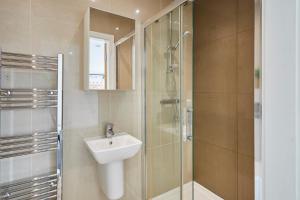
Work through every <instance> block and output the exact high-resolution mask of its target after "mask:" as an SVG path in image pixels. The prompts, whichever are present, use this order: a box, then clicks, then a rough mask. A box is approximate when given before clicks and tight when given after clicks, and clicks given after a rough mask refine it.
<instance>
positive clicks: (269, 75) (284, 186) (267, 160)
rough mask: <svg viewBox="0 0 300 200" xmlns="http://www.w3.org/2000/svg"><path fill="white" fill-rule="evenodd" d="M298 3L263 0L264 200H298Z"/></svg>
mask: <svg viewBox="0 0 300 200" xmlns="http://www.w3.org/2000/svg"><path fill="white" fill-rule="evenodd" d="M297 1H298V3H299V0H263V13H262V14H263V15H262V23H263V120H264V122H263V144H264V147H263V158H264V200H283V199H285V200H296V190H297V189H298V188H297V187H296V182H297V173H296V171H297V165H296V163H297V159H296V156H297V153H296V149H297V146H296V143H297V142H296V141H297V140H296V139H297V137H296V135H297V131H296V129H297V109H298V107H297V104H299V101H298V102H297V101H296V100H297V99H296V97H297V92H296V91H297V89H298V87H296V86H297V83H299V82H297V81H298V80H297V75H299V71H298V70H297V59H296V58H297V48H296V47H297V40H296V38H297V37H299V34H297V32H296V30H297V29H296V28H297V26H296V22H297V20H296V19H297ZM298 8H299V7H298ZM298 11H299V10H298ZM298 17H299V16H298ZM298 23H299V22H298ZM298 55H299V54H298ZM297 72H298V74H297ZM298 111H299V109H298ZM298 123H299V121H298ZM298 199H299V198H298Z"/></svg>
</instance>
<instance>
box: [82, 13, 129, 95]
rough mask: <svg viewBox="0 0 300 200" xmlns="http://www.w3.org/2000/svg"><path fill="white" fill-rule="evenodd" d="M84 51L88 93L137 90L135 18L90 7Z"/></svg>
mask: <svg viewBox="0 0 300 200" xmlns="http://www.w3.org/2000/svg"><path fill="white" fill-rule="evenodd" d="M84 48H85V50H84V67H85V72H84V88H85V89H86V90H133V89H134V87H135V86H134V72H135V20H134V19H130V18H126V17H123V16H119V15H116V14H112V13H108V12H105V11H101V10H97V9H95V8H91V7H90V8H88V10H87V11H86V14H85V18H84Z"/></svg>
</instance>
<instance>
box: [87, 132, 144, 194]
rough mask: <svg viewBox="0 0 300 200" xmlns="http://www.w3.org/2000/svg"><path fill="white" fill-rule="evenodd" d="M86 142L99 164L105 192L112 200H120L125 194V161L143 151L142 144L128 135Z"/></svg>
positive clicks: (94, 138)
mask: <svg viewBox="0 0 300 200" xmlns="http://www.w3.org/2000/svg"><path fill="white" fill-rule="evenodd" d="M84 141H85V143H86V145H87V147H88V149H89V151H90V152H91V154H92V155H93V157H94V159H95V160H96V161H97V163H98V173H99V179H100V185H101V188H102V190H103V192H104V193H105V195H106V196H107V197H108V198H109V199H111V200H113V199H120V198H121V197H122V196H123V194H124V168H123V163H124V160H125V159H128V158H131V157H133V156H134V155H135V154H136V153H137V152H138V151H139V150H140V149H141V146H142V142H141V141H140V140H138V139H136V138H135V137H133V136H131V135H128V134H120V135H118V136H114V137H112V138H103V137H93V138H86V139H85V140H84Z"/></svg>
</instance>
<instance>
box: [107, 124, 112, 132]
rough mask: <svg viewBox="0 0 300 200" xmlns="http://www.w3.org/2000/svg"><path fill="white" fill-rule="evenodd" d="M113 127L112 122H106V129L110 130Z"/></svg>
mask: <svg viewBox="0 0 300 200" xmlns="http://www.w3.org/2000/svg"><path fill="white" fill-rule="evenodd" d="M113 128H114V124H113V123H107V124H106V130H110V131H112V130H113Z"/></svg>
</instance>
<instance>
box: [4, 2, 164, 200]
mask: <svg viewBox="0 0 300 200" xmlns="http://www.w3.org/2000/svg"><path fill="white" fill-rule="evenodd" d="M167 3H169V1H168V0H157V1H156V3H153V1H152V0H151V1H140V0H123V1H119V0H96V1H95V2H93V1H88V0H76V1H73V0H1V1H0V33H1V34H0V47H1V48H2V49H3V50H5V51H11V52H17V53H29V54H30V53H35V54H42V55H56V54H57V53H63V54H64V109H63V111H64V171H63V173H64V174H63V175H64V178H63V198H64V199H66V200H68V199H72V200H83V199H89V200H93V199H94V200H96V199H97V200H106V197H105V196H104V194H103V193H102V192H101V190H100V187H99V185H98V180H97V173H96V162H95V161H94V160H93V158H92V157H91V156H90V154H89V153H88V151H87V149H86V147H85V146H84V143H83V138H84V137H87V136H94V135H101V134H103V129H102V127H103V124H104V122H106V121H111V122H113V123H115V124H116V126H117V127H118V128H119V129H120V130H123V131H127V132H128V133H130V134H133V135H135V136H136V137H138V138H141V134H142V133H141V131H140V130H141V125H140V124H141V123H140V121H139V120H140V115H138V114H139V113H140V108H141V106H140V100H139V99H138V98H137V97H140V96H141V95H140V93H141V89H140V86H137V89H136V90H135V91H132V92H115V91H114V92H99V93H98V92H87V91H83V90H82V87H83V83H82V78H83V77H82V75H83V58H82V56H83V24H82V22H83V16H84V12H85V11H86V9H87V8H88V6H89V5H90V6H93V7H96V8H99V9H103V10H105V11H112V12H114V13H119V14H121V15H124V16H127V17H131V18H134V17H137V18H138V19H139V20H141V21H143V20H144V19H147V18H148V17H150V16H151V15H152V14H153V13H156V12H157V11H158V10H160V9H161V8H162V7H164V6H165V5H166V4H167ZM136 8H139V9H140V10H141V13H140V15H139V16H136V15H135V13H134V11H135V9H136ZM138 73H140V72H139V71H137V74H138ZM139 76H140V75H139V74H138V77H139ZM137 84H138V85H140V81H139V82H137ZM36 157H37V158H36V159H35V158H29V159H28V158H22V159H20V161H19V162H18V163H13V162H12V161H10V160H8V161H7V163H8V164H5V163H4V165H3V163H1V167H0V170H1V172H3V174H5V175H7V173H6V172H7V171H9V170H10V171H14V170H15V172H16V173H15V172H12V173H13V174H14V176H16V175H15V174H17V178H20V177H24V176H26V175H27V176H28V174H29V175H30V173H34V172H40V168H43V164H45V165H47V164H48V163H50V164H52V165H55V156H51V155H43V154H41V155H40V156H38V155H37V156H36ZM140 160H141V156H140V155H138V156H136V157H135V158H134V159H132V160H131V161H128V162H126V164H125V169H126V170H125V174H126V191H125V192H126V195H125V197H124V199H130V200H132V199H136V200H139V199H140V196H141V194H140V193H141V185H142V184H141V178H140V174H141V173H140V171H141V161H140ZM20 163H21V164H20ZM20 166H21V167H20ZM24 171H25V172H26V175H24V174H25V173H23V172H24ZM27 172H28V173H27ZM8 178H11V177H8ZM12 178H16V177H12Z"/></svg>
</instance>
